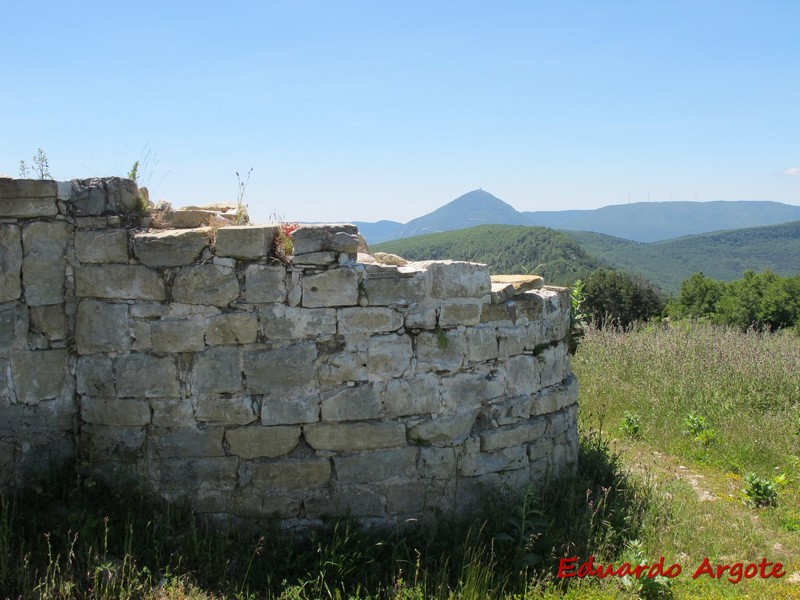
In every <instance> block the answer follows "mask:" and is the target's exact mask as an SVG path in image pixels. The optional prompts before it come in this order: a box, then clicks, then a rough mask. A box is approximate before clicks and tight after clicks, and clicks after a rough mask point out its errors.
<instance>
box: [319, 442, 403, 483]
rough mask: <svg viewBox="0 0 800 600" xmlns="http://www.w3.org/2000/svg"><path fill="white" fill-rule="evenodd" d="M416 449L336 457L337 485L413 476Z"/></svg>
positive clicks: (334, 460) (334, 462)
mask: <svg viewBox="0 0 800 600" xmlns="http://www.w3.org/2000/svg"><path fill="white" fill-rule="evenodd" d="M416 462H417V450H416V448H403V449H401V450H380V451H378V452H364V453H362V454H351V455H345V456H337V457H335V458H334V459H333V464H334V467H335V469H336V480H337V481H338V482H339V483H372V484H375V483H377V482H382V481H388V480H391V479H398V478H404V479H405V478H410V477H413V476H414V472H415V470H416Z"/></svg>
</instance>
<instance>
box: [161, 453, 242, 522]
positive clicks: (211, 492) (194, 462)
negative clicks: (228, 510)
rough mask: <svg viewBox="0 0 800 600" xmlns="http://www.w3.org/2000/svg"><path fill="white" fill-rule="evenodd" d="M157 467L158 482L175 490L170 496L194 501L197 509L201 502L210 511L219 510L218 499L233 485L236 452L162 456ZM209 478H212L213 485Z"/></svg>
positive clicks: (222, 506)
mask: <svg viewBox="0 0 800 600" xmlns="http://www.w3.org/2000/svg"><path fill="white" fill-rule="evenodd" d="M158 467H159V469H158V470H159V473H158V474H159V476H160V478H159V481H158V484H157V485H158V486H159V487H163V488H166V489H169V490H177V491H178V493H177V494H175V495H174V496H172V498H173V499H175V500H178V499H182V500H189V501H191V502H192V503H197V510H198V511H199V510H201V509H202V508H203V505H204V504H205V505H206V506H208V508H209V509H210V510H212V511H220V510H223V509H224V504H225V502H224V501H223V502H222V503H220V502H219V500H220V499H221V498H224V497H227V494H225V492H232V491H233V490H234V489H235V487H236V475H237V471H238V468H239V459H237V458H236V457H235V456H211V457H209V456H197V457H194V456H191V455H188V456H176V457H169V458H167V459H166V460H164V459H162V460H161V461H160V462H159V465H158ZM208 482H214V485H213V487H210V486H209V485H208ZM215 499H216V501H215ZM220 504H222V505H220Z"/></svg>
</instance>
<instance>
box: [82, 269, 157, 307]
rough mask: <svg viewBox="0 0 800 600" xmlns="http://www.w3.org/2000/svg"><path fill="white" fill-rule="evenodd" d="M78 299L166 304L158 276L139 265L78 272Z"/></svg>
mask: <svg viewBox="0 0 800 600" xmlns="http://www.w3.org/2000/svg"><path fill="white" fill-rule="evenodd" d="M75 294H76V295H77V296H78V297H84V298H85V297H87V296H88V297H94V298H110V299H130V300H159V301H160V300H164V298H165V297H166V293H165V291H164V283H163V282H162V281H161V278H160V277H159V276H158V272H156V271H154V270H152V269H149V268H147V267H145V266H140V265H85V266H81V267H76V268H75Z"/></svg>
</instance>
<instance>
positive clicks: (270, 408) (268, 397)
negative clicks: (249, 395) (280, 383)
mask: <svg viewBox="0 0 800 600" xmlns="http://www.w3.org/2000/svg"><path fill="white" fill-rule="evenodd" d="M319 414H320V397H319V394H317V393H316V392H314V391H313V390H311V389H297V388H293V389H277V390H273V391H271V392H268V393H266V394H264V399H263V400H262V402H261V424H262V425H297V424H300V423H313V422H315V421H319Z"/></svg>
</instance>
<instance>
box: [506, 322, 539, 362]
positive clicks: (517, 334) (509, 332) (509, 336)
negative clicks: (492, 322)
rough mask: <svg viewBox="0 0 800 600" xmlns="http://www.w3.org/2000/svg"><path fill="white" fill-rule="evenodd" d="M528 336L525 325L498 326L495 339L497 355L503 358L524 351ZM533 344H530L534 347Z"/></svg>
mask: <svg viewBox="0 0 800 600" xmlns="http://www.w3.org/2000/svg"><path fill="white" fill-rule="evenodd" d="M527 338H528V328H527V326H520V327H516V326H512V327H498V328H497V341H498V345H499V355H500V356H503V357H505V358H508V357H509V356H516V355H517V354H522V353H523V352H524V351H525V346H526V342H527ZM534 347H535V346H531V348H534Z"/></svg>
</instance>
